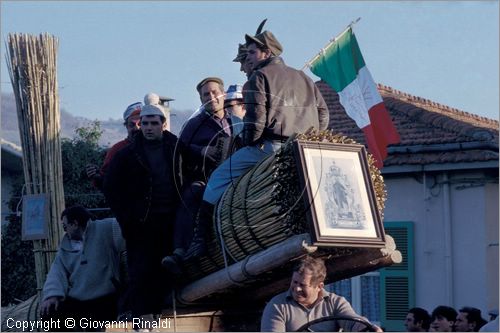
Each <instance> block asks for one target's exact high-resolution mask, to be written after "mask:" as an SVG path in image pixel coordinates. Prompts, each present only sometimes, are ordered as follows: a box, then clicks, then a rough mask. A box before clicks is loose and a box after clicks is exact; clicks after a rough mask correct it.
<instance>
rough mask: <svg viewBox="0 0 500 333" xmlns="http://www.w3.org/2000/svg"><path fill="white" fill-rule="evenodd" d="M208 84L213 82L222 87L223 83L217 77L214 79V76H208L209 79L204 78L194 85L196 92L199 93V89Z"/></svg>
mask: <svg viewBox="0 0 500 333" xmlns="http://www.w3.org/2000/svg"><path fill="white" fill-rule="evenodd" d="M208 82H215V83H218V84H220V85H221V86H224V81H222V79H220V78H218V77H215V76H209V77H207V78H204V79H203V80H201V81H200V83H198V84H197V85H196V90H198V93H200V91H201V87H203V86H204V85H205V84H207V83H208Z"/></svg>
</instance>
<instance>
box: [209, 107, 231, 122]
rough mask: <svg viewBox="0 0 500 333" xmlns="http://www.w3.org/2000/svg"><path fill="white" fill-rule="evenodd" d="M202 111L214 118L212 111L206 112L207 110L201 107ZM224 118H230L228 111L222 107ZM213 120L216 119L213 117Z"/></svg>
mask: <svg viewBox="0 0 500 333" xmlns="http://www.w3.org/2000/svg"><path fill="white" fill-rule="evenodd" d="M203 113H204V114H205V115H207V116H209V117H210V118H213V119H215V116H214V114H213V113H210V112H208V111H207V110H205V109H203ZM224 118H226V119H228V118H230V117H229V114H228V112H227V111H226V108H224ZM215 120H217V119H215Z"/></svg>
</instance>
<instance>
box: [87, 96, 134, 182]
mask: <svg viewBox="0 0 500 333" xmlns="http://www.w3.org/2000/svg"><path fill="white" fill-rule="evenodd" d="M141 109H142V103H141V102H137V103H132V104H130V105H129V106H127V109H126V110H125V112H123V121H124V123H123V125H124V126H125V128H126V129H127V137H126V138H125V139H123V140H121V141H119V142H117V143H115V144H114V145H113V146H112V147H111V148H109V149H108V151H107V152H106V156H105V157H104V162H103V164H102V166H101V169H100V170H98V169H97V166H96V165H94V164H88V165H87V167H86V172H87V177H89V178H90V179H91V180H92V183H93V184H94V186H95V187H96V188H98V189H99V190H102V182H103V179H104V174H105V173H106V170H107V169H108V167H109V163H110V162H111V159H112V158H113V156H115V154H116V152H117V151H119V150H121V149H122V148H123V147H126V146H128V145H129V144H131V143H132V141H133V139H134V135H135V134H136V133H137V132H139V128H140V117H139V113H141Z"/></svg>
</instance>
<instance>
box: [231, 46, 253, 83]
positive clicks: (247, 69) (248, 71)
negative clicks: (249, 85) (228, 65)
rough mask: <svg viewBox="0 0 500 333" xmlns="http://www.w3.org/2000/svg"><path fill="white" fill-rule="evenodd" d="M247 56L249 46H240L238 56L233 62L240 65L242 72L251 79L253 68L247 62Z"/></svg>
mask: <svg viewBox="0 0 500 333" xmlns="http://www.w3.org/2000/svg"><path fill="white" fill-rule="evenodd" d="M247 55H248V49H247V46H246V45H245V44H239V46H238V54H237V55H236V58H234V59H233V62H239V63H240V71H241V72H243V73H245V75H246V76H247V79H248V78H250V75H252V67H251V66H250V64H249V63H248V62H247V61H246V59H247Z"/></svg>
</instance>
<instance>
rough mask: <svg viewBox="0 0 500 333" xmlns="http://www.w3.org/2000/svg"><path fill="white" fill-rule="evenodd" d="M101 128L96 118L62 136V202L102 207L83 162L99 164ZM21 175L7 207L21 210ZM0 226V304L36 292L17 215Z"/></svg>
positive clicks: (30, 258)
mask: <svg viewBox="0 0 500 333" xmlns="http://www.w3.org/2000/svg"><path fill="white" fill-rule="evenodd" d="M101 135H102V130H101V127H100V123H99V121H94V122H92V123H90V124H89V125H88V126H87V127H79V128H77V129H76V130H75V137H74V138H73V139H62V141H61V154H62V168H63V184H64V200H65V206H66V207H70V206H72V205H75V204H80V205H83V206H85V207H87V208H91V209H93V208H106V207H107V205H106V203H105V201H104V196H103V195H102V193H101V192H99V191H98V190H97V189H96V188H94V187H93V185H92V183H91V182H90V181H89V179H88V178H87V175H86V173H85V166H86V164H87V163H94V164H96V165H102V162H103V159H104V154H105V149H104V148H102V147H99V145H98V142H99V139H100V138H101ZM22 184H23V176H22V174H21V176H20V177H19V180H18V181H17V182H16V183H15V185H14V186H13V188H14V190H13V196H12V199H11V200H10V202H9V208H10V211H12V212H16V211H17V210H18V209H19V210H21V207H22V206H21V205H19V201H20V200H21V198H22ZM94 213H95V215H97V216H98V217H99V218H103V217H108V216H109V215H110V213H109V210H103V211H99V210H97V211H94ZM7 220H8V223H7V224H6V225H5V226H4V227H3V228H2V248H1V251H2V260H1V262H2V263H1V268H2V287H1V289H2V306H6V305H9V304H12V303H18V302H20V301H24V300H26V299H28V298H30V297H31V296H33V295H34V294H35V293H36V278H35V261H34V257H33V242H31V241H22V240H21V220H22V217H21V216H17V215H16V214H15V213H14V214H11V215H10V216H8V217H7Z"/></svg>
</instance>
